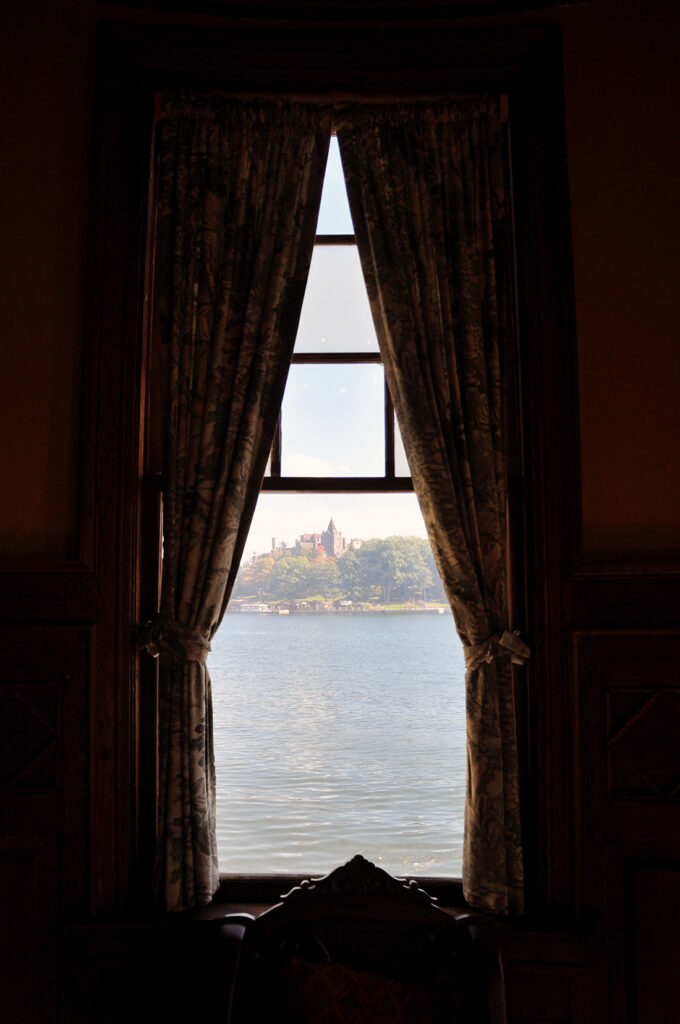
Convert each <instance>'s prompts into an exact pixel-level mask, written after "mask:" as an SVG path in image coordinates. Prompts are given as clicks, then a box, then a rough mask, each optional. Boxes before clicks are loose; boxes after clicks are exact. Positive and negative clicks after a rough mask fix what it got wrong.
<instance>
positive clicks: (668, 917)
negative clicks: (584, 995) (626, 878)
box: [628, 863, 680, 1024]
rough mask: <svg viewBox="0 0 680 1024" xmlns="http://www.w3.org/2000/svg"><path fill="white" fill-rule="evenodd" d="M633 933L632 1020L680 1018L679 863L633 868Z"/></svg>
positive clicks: (650, 1023) (647, 1023)
mask: <svg viewBox="0 0 680 1024" xmlns="http://www.w3.org/2000/svg"><path fill="white" fill-rule="evenodd" d="M630 883H631V885H630V889H629V891H630V893H631V896H632V899H633V908H632V910H633V914H632V919H633V936H634V941H633V945H632V948H631V949H630V950H629V959H630V961H631V963H630V964H629V972H628V976H629V978H631V979H633V983H632V984H631V985H630V986H629V989H630V993H629V994H630V997H631V1002H632V1005H633V1009H634V1015H635V1016H634V1018H633V1019H634V1020H635V1022H636V1024H659V1022H660V1021H664V1020H669V1019H673V1018H669V1017H668V1010H669V1007H670V1008H672V1010H673V1013H674V1014H676V1015H677V1016H676V1019H677V1018H678V1017H680V970H679V969H678V958H679V955H680V864H678V863H675V864H671V865H669V866H665V865H664V864H663V863H660V864H657V865H654V864H644V863H637V864H634V865H633V866H632V868H631V878H630Z"/></svg>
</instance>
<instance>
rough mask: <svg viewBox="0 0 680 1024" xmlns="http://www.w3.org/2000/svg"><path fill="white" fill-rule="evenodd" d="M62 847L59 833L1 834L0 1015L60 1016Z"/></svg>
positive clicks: (37, 1023) (26, 1022) (43, 1020)
mask: <svg viewBox="0 0 680 1024" xmlns="http://www.w3.org/2000/svg"><path fill="white" fill-rule="evenodd" d="M58 892H59V851H58V843H57V839H56V836H44V835H30V836H25V835H24V836H22V835H19V836H17V835H5V836H0V907H2V935H1V936H0V993H1V995H0V1004H1V1005H0V1017H2V1019H3V1020H5V1021H8V1022H13V1021H21V1022H22V1024H49V1022H50V1021H54V1020H55V1019H56V1007H57V998H56V996H57V956H56V951H57V949H58V945H59V936H58V923H57V922H58V908H57V904H58Z"/></svg>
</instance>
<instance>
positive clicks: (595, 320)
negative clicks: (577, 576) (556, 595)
mask: <svg viewBox="0 0 680 1024" xmlns="http://www.w3.org/2000/svg"><path fill="white" fill-rule="evenodd" d="M561 20H562V21H563V25H564V35H563V38H564V61H565V83H566V90H565V100H566V116H567V146H568V159H569V179H570V190H571V199H572V212H571V216H572V232H573V245H574V271H575V290H576V318H577V333H578V353H579V364H580V374H579V387H580V398H581V432H582V474H583V529H584V545H585V550H586V552H587V553H590V554H593V555H594V554H597V553H601V554H613V553H623V552H630V553H632V554H641V553H647V554H650V555H653V554H657V553H662V552H667V553H670V552H674V553H675V554H676V555H677V554H678V553H680V518H679V513H680V472H678V427H677V424H678V409H677V395H678V390H679V388H680V347H679V345H678V340H679V336H678V322H677V316H676V312H675V311H676V310H677V308H678V301H679V299H680V294H679V283H680V249H679V248H678V245H677V229H678V223H679V220H680V217H679V213H680V197H679V194H678V189H677V169H678V163H679V158H680V133H678V128H677V123H678V116H677V111H678V103H679V101H680V75H679V74H678V67H680V8H678V5H677V4H675V3H672V2H666V3H663V2H658V0H657V2H651V3H642V2H631V0H623V2H621V0H619V2H616V3H600V4H594V5H593V6H592V7H589V8H583V9H581V10H576V9H574V10H572V11H571V12H568V13H567V14H566V15H564V16H563V17H562V19H561Z"/></svg>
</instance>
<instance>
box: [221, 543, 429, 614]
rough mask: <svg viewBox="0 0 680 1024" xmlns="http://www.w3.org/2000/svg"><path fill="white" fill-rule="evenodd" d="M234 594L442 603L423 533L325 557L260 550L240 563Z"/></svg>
mask: <svg viewBox="0 0 680 1024" xmlns="http://www.w3.org/2000/svg"><path fill="white" fill-rule="evenodd" d="M232 597H233V598H236V599H241V600H245V599H250V600H255V601H263V602H286V601H289V602H296V601H309V600H312V601H326V602H327V601H337V600H342V599H345V600H350V601H352V602H353V603H355V602H358V603H372V604H407V603H413V602H418V601H426V602H446V597H445V594H444V589H443V587H442V584H441V580H440V578H439V574H438V572H437V569H436V566H435V563H434V558H433V557H432V551H431V549H430V545H429V543H428V542H427V540H424V539H423V538H422V537H386V538H384V539H382V538H374V539H373V540H369V541H366V542H365V543H364V544H362V545H361V547H359V548H357V549H356V550H348V551H345V552H344V554H342V555H341V556H340V557H339V558H337V559H325V560H323V561H321V560H315V559H314V557H313V554H312V553H311V552H302V553H300V554H293V553H292V552H291V553H290V554H282V553H274V552H272V553H271V554H266V555H259V556H257V557H255V558H254V559H252V560H251V561H250V562H248V563H246V564H245V565H242V566H241V569H240V570H239V574H238V576H237V578H236V583H235V585H234V590H233V594H232Z"/></svg>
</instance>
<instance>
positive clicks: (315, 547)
mask: <svg viewBox="0 0 680 1024" xmlns="http://www.w3.org/2000/svg"><path fill="white" fill-rule="evenodd" d="M360 546H361V541H360V540H351V541H350V542H349V544H348V543H347V541H346V540H345V539H344V537H343V536H342V534H341V533H340V531H339V530H338V528H337V526H336V525H335V523H334V522H333V517H332V516H331V520H330V522H329V524H328V526H327V527H326V529H325V530H324V531H323V533H301V534H300V536H299V537H298V539H297V540H296V541H295V544H294V546H293V547H290V548H289V547H288V546H287V545H286V544H285V542H282V543H281V544H280V545H277V543H276V537H272V554H275V555H281V554H291V555H302V554H304V553H306V552H311V554H312V555H313V556H314V558H315V559H318V560H319V561H323V559H325V558H339V557H340V555H342V554H344V553H345V551H348V550H349V551H354V550H356V549H357V548H359V547H360Z"/></svg>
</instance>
